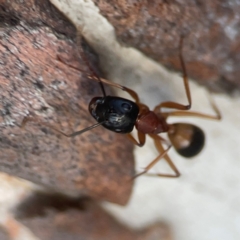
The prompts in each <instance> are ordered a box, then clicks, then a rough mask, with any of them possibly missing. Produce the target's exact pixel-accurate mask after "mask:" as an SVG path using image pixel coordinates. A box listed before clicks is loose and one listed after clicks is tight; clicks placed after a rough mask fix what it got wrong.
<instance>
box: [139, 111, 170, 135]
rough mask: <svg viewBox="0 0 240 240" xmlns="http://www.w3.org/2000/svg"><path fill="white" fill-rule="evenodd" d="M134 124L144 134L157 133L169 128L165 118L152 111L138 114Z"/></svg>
mask: <svg viewBox="0 0 240 240" xmlns="http://www.w3.org/2000/svg"><path fill="white" fill-rule="evenodd" d="M135 126H136V129H137V130H138V131H140V132H142V133H146V134H148V133H152V134H158V133H161V132H167V131H168V130H169V126H168V124H167V122H166V119H165V118H164V117H163V116H162V115H161V114H156V113H155V112H153V111H146V112H144V113H141V114H139V116H138V118H137V121H136V124H135Z"/></svg>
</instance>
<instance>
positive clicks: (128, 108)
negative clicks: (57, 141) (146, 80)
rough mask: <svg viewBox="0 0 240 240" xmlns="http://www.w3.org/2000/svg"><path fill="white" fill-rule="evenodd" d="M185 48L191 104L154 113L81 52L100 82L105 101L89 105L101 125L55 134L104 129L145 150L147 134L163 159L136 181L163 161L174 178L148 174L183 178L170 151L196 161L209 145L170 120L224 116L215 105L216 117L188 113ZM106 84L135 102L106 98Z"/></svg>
mask: <svg viewBox="0 0 240 240" xmlns="http://www.w3.org/2000/svg"><path fill="white" fill-rule="evenodd" d="M81 39H82V40H83V38H82V37H81V36H80V34H78V35H77V43H78V44H79V45H81ZM182 46H183V37H181V38H180V44H179V58H180V63H181V67H182V71H183V83H184V88H185V92H186V96H187V100H188V104H187V105H183V104H180V103H177V102H172V101H167V102H162V103H160V104H158V105H157V106H156V107H155V108H154V109H153V111H152V110H149V108H148V106H146V105H145V104H143V103H141V102H140V100H139V97H138V94H137V93H136V92H134V91H133V90H132V89H129V88H127V87H125V86H122V85H119V84H117V83H113V82H110V81H108V80H106V79H103V78H100V77H99V75H98V74H97V73H96V71H95V70H94V69H93V68H92V66H91V65H90V64H89V62H88V60H87V59H86V57H85V55H84V54H85V53H83V50H82V49H78V51H79V54H80V55H81V57H82V59H83V60H84V61H85V62H86V64H87V66H88V68H89V70H90V71H91V72H92V75H89V78H90V79H92V80H95V81H98V82H99V84H100V87H101V90H102V93H103V96H102V97H94V98H93V99H92V100H91V101H90V103H89V112H90V114H91V115H92V116H93V118H94V119H95V120H96V121H97V123H96V124H94V125H92V126H90V127H87V128H85V129H82V130H80V131H76V132H74V133H72V134H66V133H64V132H62V131H59V130H57V129H55V130H56V131H58V132H60V133H61V134H63V135H64V136H66V137H75V136H77V135H80V134H83V133H84V132H86V131H89V130H91V129H93V128H95V127H98V126H100V125H102V126H103V127H105V128H106V129H108V130H110V131H113V132H115V133H122V134H127V136H128V138H129V139H130V140H131V141H132V142H133V143H134V144H135V145H137V146H139V147H142V146H143V145H144V144H145V140H146V134H147V135H149V136H150V137H151V138H152V139H153V141H154V144H155V146H156V149H157V150H158V152H159V155H158V156H157V157H156V158H155V159H154V160H153V161H151V162H150V163H149V164H148V165H147V166H146V167H145V168H144V171H142V172H140V173H138V174H136V175H135V176H134V177H133V179H134V178H136V177H138V176H140V175H143V174H145V173H147V172H148V171H149V170H150V169H151V168H152V167H153V166H154V165H155V164H156V163H157V162H158V161H159V160H161V159H162V158H164V159H165V160H166V161H167V163H168V164H169V166H170V167H171V169H172V170H173V172H174V174H163V173H157V174H149V173H148V175H155V176H160V177H169V178H176V177H179V176H180V172H179V171H178V169H177V168H176V166H175V165H174V163H173V162H172V160H171V159H170V157H169V156H168V154H167V153H168V151H169V149H170V148H171V147H172V146H173V147H174V148H175V150H176V151H177V152H178V153H179V154H180V155H181V156H183V157H185V158H191V157H194V156H196V155H197V154H198V153H199V152H200V151H201V150H202V148H203V146H204V142H205V135H204V133H203V131H202V130H201V129H200V128H199V127H197V126H195V125H193V124H189V123H174V124H169V123H167V119H168V117H172V116H191V117H200V118H206V119H213V120H220V119H221V114H220V112H219V110H218V109H217V107H216V106H215V104H214V103H213V102H212V101H211V105H212V107H213V109H214V111H215V113H216V116H212V115H207V114H202V113H198V112H192V111H187V110H189V109H190V108H191V105H192V100H191V93H190V88H189V84H188V76H187V71H186V67H185V63H184V59H183V56H182ZM103 83H104V84H106V85H109V86H112V87H116V88H119V89H121V90H123V91H126V92H127V93H128V94H129V95H130V96H131V97H132V98H133V99H134V100H135V102H133V101H130V100H128V99H125V98H121V97H116V96H108V95H106V92H105V89H104V86H103ZM162 108H168V109H176V110H177V111H172V112H171V111H170V112H163V111H162ZM27 121H28V119H27V118H25V119H24V120H23V124H25V123H26V122H27ZM134 127H135V128H136V130H137V135H138V139H135V138H134V137H133V136H132V134H131V132H132V131H133V128H134ZM164 132H165V133H167V134H168V137H169V140H170V142H171V144H170V143H169V142H168V141H166V140H165V139H164V138H162V137H161V136H159V135H158V134H160V133H164ZM163 144H165V145H167V147H166V149H165V148H164V147H163Z"/></svg>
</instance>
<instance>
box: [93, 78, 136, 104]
mask: <svg viewBox="0 0 240 240" xmlns="http://www.w3.org/2000/svg"><path fill="white" fill-rule="evenodd" d="M90 78H91V77H90ZM91 79H93V80H95V81H98V80H97V79H95V78H91ZM100 79H101V81H102V82H103V83H105V84H107V85H109V86H112V87H116V88H119V89H121V90H122V91H125V92H127V93H128V94H129V95H130V96H131V97H132V98H133V99H134V100H135V102H136V103H137V104H139V103H140V100H139V97H138V94H137V93H136V92H135V91H133V90H132V89H130V88H127V87H125V86H122V85H120V84H117V83H114V82H111V81H109V80H107V79H104V78H100Z"/></svg>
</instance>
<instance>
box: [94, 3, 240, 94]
mask: <svg viewBox="0 0 240 240" xmlns="http://www.w3.org/2000/svg"><path fill="white" fill-rule="evenodd" d="M94 2H95V3H96V5H97V6H98V7H99V8H100V11H101V14H102V15H103V16H105V17H106V18H107V19H108V20H109V22H110V23H111V24H112V25H113V26H114V28H115V31H116V34H117V37H118V39H119V40H120V41H121V42H122V43H123V45H128V46H132V47H134V48H137V49H139V50H140V51H141V52H143V53H145V54H146V55H147V56H149V57H151V58H153V59H155V60H156V61H157V62H159V63H162V64H164V65H165V66H168V67H170V68H174V69H178V70H179V66H180V65H179V59H178V56H177V52H178V42H179V37H180V36H181V35H185V40H184V57H185V60H186V62H187V67H188V73H189V76H191V77H193V78H195V79H197V80H199V82H200V83H202V84H204V85H206V86H208V87H210V88H211V89H213V90H223V91H225V92H231V91H233V90H234V89H236V88H238V89H240V80H239V77H238V76H239V74H240V69H239V61H240V44H239V37H240V20H239V19H240V18H239V12H240V5H239V2H238V1H234V0H230V1H227V2H226V1H224V0H221V1H218V0H211V1H192V0H187V1H186V0H184V1H182V0H171V1H164V0H160V1H145V0H139V1H136V0H123V1H119V0H115V1H112V0H94Z"/></svg>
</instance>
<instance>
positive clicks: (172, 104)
mask: <svg viewBox="0 0 240 240" xmlns="http://www.w3.org/2000/svg"><path fill="white" fill-rule="evenodd" d="M182 45H183V37H181V38H180V43H179V59H180V62H181V66H182V71H183V83H184V88H185V92H186V96H187V100H188V104H187V105H183V104H180V103H177V102H171V101H167V102H163V103H160V104H159V105H157V106H156V107H155V108H154V112H155V111H160V109H161V108H174V109H178V110H188V109H190V108H191V105H192V98H191V92H190V88H189V83H188V76H187V70H186V66H185V63H184V59H183V56H182Z"/></svg>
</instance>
